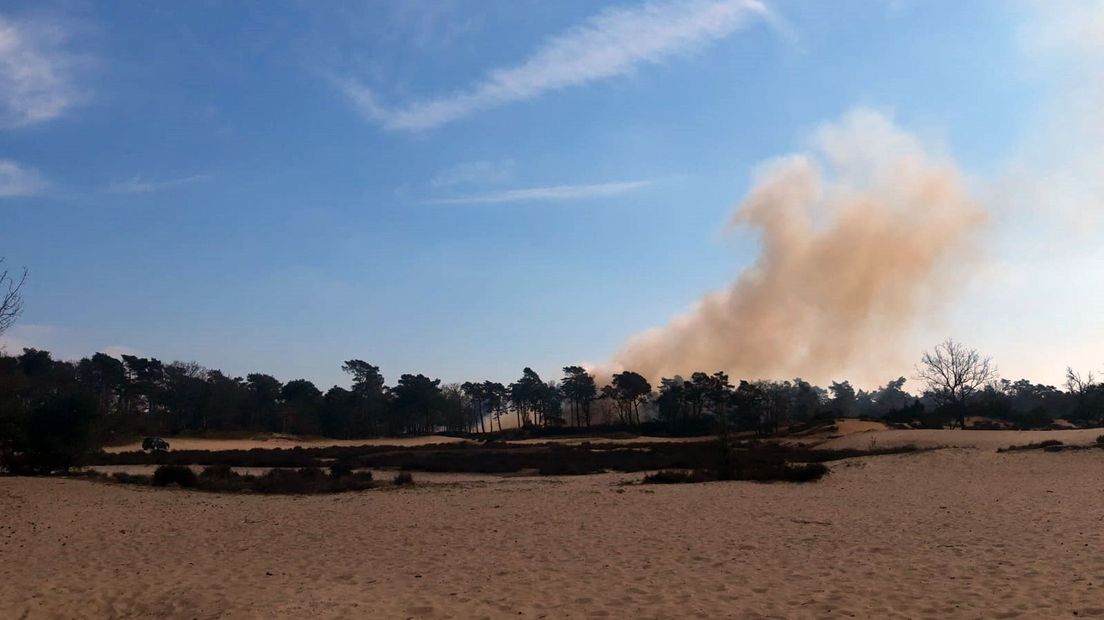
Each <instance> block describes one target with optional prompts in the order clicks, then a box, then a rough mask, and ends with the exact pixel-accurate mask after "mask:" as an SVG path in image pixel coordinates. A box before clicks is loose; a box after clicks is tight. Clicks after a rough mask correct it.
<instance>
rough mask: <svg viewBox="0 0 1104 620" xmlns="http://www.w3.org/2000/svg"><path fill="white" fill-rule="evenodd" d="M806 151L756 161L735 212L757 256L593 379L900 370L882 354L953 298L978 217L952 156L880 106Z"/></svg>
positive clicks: (826, 132) (823, 132) (830, 130)
mask: <svg viewBox="0 0 1104 620" xmlns="http://www.w3.org/2000/svg"><path fill="white" fill-rule="evenodd" d="M812 144H813V148H812V150H811V152H809V153H803V154H797V155H791V156H788V157H783V158H780V159H777V160H774V161H771V162H769V163H767V164H765V165H764V166H763V167H762V168H761V170H760V171H759V173H758V175H757V178H756V180H755V182H754V184H753V187H752V189H751V191H750V192H749V194H748V195H747V197H746V198H745V199H744V201H743V202H742V204H740V205H739V207H738V208H737V210H736V212H735V214H734V216H733V219H732V225H734V226H744V227H751V228H753V229H756V230H757V231H758V232H759V233H760V235H761V239H762V249H761V254H760V256H759V258H758V260H757V262H756V263H755V264H754V265H753V266H751V267H750V268H748V269H747V270H745V271H744V272H743V273H741V274H740V275H739V276H738V277H737V278H736V280H735V281H734V282H733V283H732V284H731V285H730V286H728V287H727V288H725V289H724V290H720V291H716V292H713V293H710V294H708V295H706V296H705V297H704V298H703V299H701V300H700V301H699V302H698V303H697V304H696V306H695V307H694V308H693V309H691V310H690V311H689V312H688V313H686V314H685V315H683V316H680V317H678V318H676V319H675V320H673V321H672V322H671V323H670V324H668V325H666V326H664V327H659V328H656V329H652V330H649V331H647V332H644V333H642V334H640V335H638V336H636V337H634V338H632V339H631V340H630V341H629V342H628V343H627V345H626V346H625V347H624V348H623V349H622V350H621V351H620V353H618V354H617V356H616V358H615V360H614V363H613V365H612V368H607V369H603V371H604V372H601V374H606V373H608V372H610V371H611V370H613V369H614V368H621V369H630V370H634V371H636V372H639V373H641V374H644V375H645V376H647V377H649V378H651V379H658V378H659V377H661V376H665V377H670V376H673V375H676V374H681V375H684V376H686V375H687V374H688V373H690V372H692V371H695V370H704V371H710V372H712V371H715V370H724V371H726V372H728V373H729V374H730V375H731V376H733V377H734V378H748V379H755V378H785V377H795V376H801V377H805V378H807V379H811V380H814V381H826V380H828V379H831V378H838V377H840V376H843V375H845V374H846V375H847V376H849V377H850V378H852V379H853V380H855V379H857V380H859V381H876V380H881V379H884V378H885V377H884V376H883V375H885V374H886V372H887V369H886V364H888V363H893V368H894V370H892V371H891V372H896V371H897V370H898V368H897V364H896V363H895V362H898V360H896V359H894V358H888V359H887V355H889V356H894V355H895V354H894V353H893V352H894V351H895V349H896V348H897V347H896V346H895V345H897V344H900V341H901V340H902V339H903V338H904V337H905V336H906V335H907V332H908V330H909V329H910V328H911V327H912V326H913V325H914V324H915V323H916V322H917V320H918V319H919V318H921V317H924V316H929V315H930V314H931V313H933V312H934V311H936V310H938V309H939V307H940V306H941V305H942V304H943V303H944V301H945V300H947V299H948V298H949V297H950V294H951V293H953V291H954V289H955V288H956V285H957V284H958V283H959V281H960V275H961V274H962V273H963V271H964V269H962V266H963V263H966V262H970V261H971V260H972V257H971V254H972V253H971V251H970V250H971V247H972V245H973V244H972V243H971V239H972V238H973V236H974V233H975V232H976V231H978V229H979V228H980V226H981V225H982V224H983V223H984V221H985V219H986V218H985V215H986V214H985V210H984V209H983V208H981V207H980V206H979V204H977V203H976V202H974V201H973V200H972V199H971V197H970V196H969V193H968V191H967V189H966V187H965V185H964V182H963V179H962V178H961V176H960V175H959V173H958V172H957V170H956V168H955V166H954V165H953V163H952V162H950V161H949V160H946V159H944V158H942V157H940V156H938V155H936V154H934V153H933V152H931V151H930V150H929V149H927V148H925V146H924V145H923V144H921V142H920V141H919V140H918V139H917V138H915V137H913V136H912V135H910V134H908V133H906V132H904V131H902V130H901V129H900V128H898V127H896V126H895V125H894V124H893V123H892V121H891V120H890V119H888V118H887V117H886V116H884V115H882V114H879V113H877V112H873V111H869V110H856V111H853V112H851V113H850V114H848V115H847V116H846V117H845V118H844V119H843V120H842V121H840V122H839V123H835V124H830V125H827V126H824V127H822V128H820V129H819V130H818V131H816V132H815V135H814V136H813V140H812ZM909 352H910V353H911V350H909ZM903 367H907V366H903Z"/></svg>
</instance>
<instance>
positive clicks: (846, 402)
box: [828, 381, 857, 416]
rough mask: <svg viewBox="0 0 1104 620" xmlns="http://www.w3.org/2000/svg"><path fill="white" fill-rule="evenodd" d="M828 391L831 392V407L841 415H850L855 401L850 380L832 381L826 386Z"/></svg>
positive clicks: (853, 389)
mask: <svg viewBox="0 0 1104 620" xmlns="http://www.w3.org/2000/svg"><path fill="white" fill-rule="evenodd" d="M828 391H829V392H831V393H832V409H833V410H835V411H836V413H838V414H839V415H841V416H848V415H851V413H852V412H853V411H854V410H855V403H856V402H857V398H856V396H855V388H853V387H851V382H849V381H841V382H839V383H837V382H835V381H833V382H832V384H831V385H829V386H828Z"/></svg>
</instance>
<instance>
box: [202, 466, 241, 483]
mask: <svg viewBox="0 0 1104 620" xmlns="http://www.w3.org/2000/svg"><path fill="white" fill-rule="evenodd" d="M234 476H237V473H235V472H234V470H233V468H231V467H230V466H229V465H208V466H207V467H204V468H203V471H201V472H200V473H199V477H200V478H206V479H214V480H225V479H227V478H232V477H234Z"/></svg>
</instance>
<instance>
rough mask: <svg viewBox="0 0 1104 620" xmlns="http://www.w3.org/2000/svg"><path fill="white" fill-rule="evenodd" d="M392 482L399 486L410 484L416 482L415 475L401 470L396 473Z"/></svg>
mask: <svg viewBox="0 0 1104 620" xmlns="http://www.w3.org/2000/svg"><path fill="white" fill-rule="evenodd" d="M391 483H392V484H394V485H395V486H397V487H403V486H410V485H413V484H414V476H413V475H411V474H410V472H408V471H400V472H399V473H397V474H395V478H394V479H393V480H391Z"/></svg>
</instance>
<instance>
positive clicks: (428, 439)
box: [104, 435, 468, 452]
mask: <svg viewBox="0 0 1104 620" xmlns="http://www.w3.org/2000/svg"><path fill="white" fill-rule="evenodd" d="M165 440H166V441H168V442H169V446H170V447H171V448H172V449H173V450H252V449H253V448H264V449H267V450H272V449H275V448H283V449H285V450H289V449H291V448H296V447H298V448H328V447H331V446H404V447H411V446H426V445H431V444H447V443H464V442H467V441H468V440H467V439H463V438H460V437H445V436H444V435H427V436H423V437H379V438H374V439H321V438H320V439H282V438H276V437H273V438H267V439H207V438H202V437H166V438H165ZM141 449H142V442H141V441H136V442H134V443H128V444H123V445H118V446H109V447H107V448H104V452H133V451H135V450H141Z"/></svg>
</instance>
